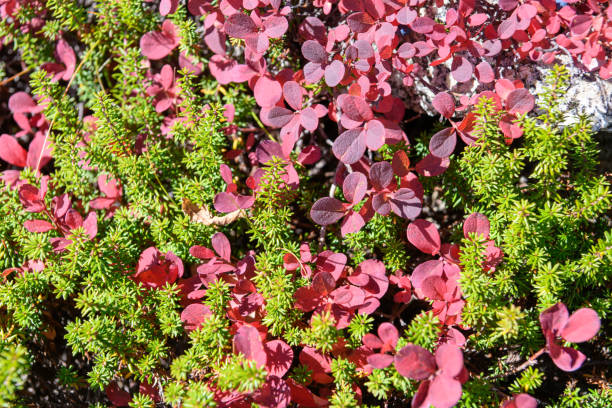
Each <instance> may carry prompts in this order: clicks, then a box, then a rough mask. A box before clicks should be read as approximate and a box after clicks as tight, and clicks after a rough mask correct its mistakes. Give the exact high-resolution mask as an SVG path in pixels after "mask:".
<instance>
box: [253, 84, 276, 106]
mask: <svg viewBox="0 0 612 408" xmlns="http://www.w3.org/2000/svg"><path fill="white" fill-rule="evenodd" d="M253 92H254V94H255V101H257V104H258V105H259V106H261V107H262V108H268V107H272V106H274V105H276V103H277V102H278V101H280V98H281V96H282V88H281V86H280V84H279V83H278V81H275V80H273V79H271V78H268V77H267V76H263V77H261V78H259V79H258V80H257V83H256V84H255V87H254V89H253Z"/></svg>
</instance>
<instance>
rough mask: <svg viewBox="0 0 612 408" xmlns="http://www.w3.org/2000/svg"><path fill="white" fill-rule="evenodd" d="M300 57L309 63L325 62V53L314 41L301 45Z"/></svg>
mask: <svg viewBox="0 0 612 408" xmlns="http://www.w3.org/2000/svg"><path fill="white" fill-rule="evenodd" d="M302 55H304V58H306V59H307V60H308V61H310V62H314V63H317V64H323V63H325V62H327V51H325V48H323V46H322V45H321V44H319V43H318V42H317V41H314V40H307V41H305V42H304V43H303V44H302Z"/></svg>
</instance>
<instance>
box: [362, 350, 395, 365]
mask: <svg viewBox="0 0 612 408" xmlns="http://www.w3.org/2000/svg"><path fill="white" fill-rule="evenodd" d="M392 362H393V356H390V355H389V354H380V353H376V354H372V355H371V356H368V364H369V365H371V366H372V367H374V368H378V369H383V368H386V367H389V366H390V365H391V363H392Z"/></svg>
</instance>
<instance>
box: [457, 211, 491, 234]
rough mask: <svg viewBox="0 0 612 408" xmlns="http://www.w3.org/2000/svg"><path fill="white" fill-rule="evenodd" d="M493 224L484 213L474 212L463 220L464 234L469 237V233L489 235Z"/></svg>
mask: <svg viewBox="0 0 612 408" xmlns="http://www.w3.org/2000/svg"><path fill="white" fill-rule="evenodd" d="M490 230H491V224H490V223H489V220H488V219H487V217H486V216H485V215H484V214H481V213H473V214H470V216H469V217H467V218H466V220H465V221H464V222H463V236H465V237H466V238H467V237H468V234H469V233H476V234H478V235H481V236H482V237H484V238H488V237H489V233H490Z"/></svg>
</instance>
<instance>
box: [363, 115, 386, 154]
mask: <svg viewBox="0 0 612 408" xmlns="http://www.w3.org/2000/svg"><path fill="white" fill-rule="evenodd" d="M365 143H366V146H367V147H368V149H370V150H374V151H376V150H378V149H380V148H381V147H382V146H383V145H384V144H385V127H384V126H383V124H382V123H381V122H380V121H379V120H376V119H373V120H370V121H369V122H368V123H366V126H365Z"/></svg>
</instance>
